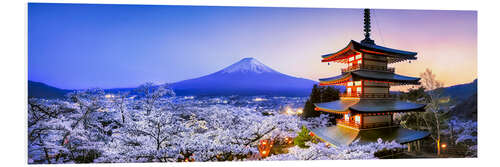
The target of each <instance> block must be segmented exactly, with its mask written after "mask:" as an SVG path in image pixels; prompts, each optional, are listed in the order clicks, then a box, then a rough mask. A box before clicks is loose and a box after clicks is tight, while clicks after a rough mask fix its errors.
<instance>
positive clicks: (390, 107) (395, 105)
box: [314, 98, 426, 113]
mask: <svg viewBox="0 0 500 167" xmlns="http://www.w3.org/2000/svg"><path fill="white" fill-rule="evenodd" d="M314 105H315V106H316V107H317V108H318V109H319V110H321V111H325V112H332V113H347V112H349V110H350V111H351V112H357V113H382V112H409V111H423V109H424V108H425V106H426V105H425V104H418V103H412V102H405V101H400V100H396V99H363V98H361V99H340V100H336V101H332V102H325V103H315V104H314Z"/></svg>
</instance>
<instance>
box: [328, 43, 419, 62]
mask: <svg viewBox="0 0 500 167" xmlns="http://www.w3.org/2000/svg"><path fill="white" fill-rule="evenodd" d="M357 54H371V55H376V56H383V57H387V63H389V64H390V63H397V62H401V61H406V60H416V59H417V58H416V55H417V52H409V51H403V50H397V49H391V48H387V47H383V46H379V45H375V44H369V43H359V42H356V41H354V40H351V42H349V44H348V45H347V46H346V47H345V48H344V49H342V50H340V51H338V52H335V53H330V54H326V55H323V56H321V57H322V58H323V60H321V61H322V62H338V63H348V62H349V61H348V58H349V57H351V56H353V55H357Z"/></svg>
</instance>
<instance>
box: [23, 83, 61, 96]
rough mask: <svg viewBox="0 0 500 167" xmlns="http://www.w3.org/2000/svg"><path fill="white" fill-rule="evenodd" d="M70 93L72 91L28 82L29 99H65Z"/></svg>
mask: <svg viewBox="0 0 500 167" xmlns="http://www.w3.org/2000/svg"><path fill="white" fill-rule="evenodd" d="M68 92H70V90H64V89H59V88H56V87H53V86H49V85H47V84H44V83H41V82H33V81H28V98H30V97H34V98H46V99H55V98H59V99H60V98H64V95H65V94H66V93H68Z"/></svg>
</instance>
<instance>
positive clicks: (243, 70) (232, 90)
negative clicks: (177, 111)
mask: <svg viewBox="0 0 500 167" xmlns="http://www.w3.org/2000/svg"><path fill="white" fill-rule="evenodd" d="M314 84H316V82H315V81H312V80H308V79H304V78H297V77H292V76H289V75H286V74H282V73H279V72H277V71H275V70H273V69H271V68H269V67H268V66H266V65H264V64H262V63H261V62H259V61H258V60H257V59H254V58H244V59H242V60H240V61H239V62H237V63H234V64H232V65H230V66H228V67H226V68H224V69H222V70H220V71H218V72H215V73H212V74H209V75H206V76H202V77H199V78H194V79H189V80H184V81H180V82H177V83H173V84H172V85H171V86H172V88H173V89H174V91H175V92H176V93H177V94H179V95H273V96H307V95H309V93H310V91H311V88H312V86H313V85H314Z"/></svg>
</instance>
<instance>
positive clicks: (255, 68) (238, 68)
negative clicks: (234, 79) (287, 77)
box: [219, 57, 278, 73]
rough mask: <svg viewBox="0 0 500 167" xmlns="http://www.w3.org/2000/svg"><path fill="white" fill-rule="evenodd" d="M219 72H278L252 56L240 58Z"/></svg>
mask: <svg viewBox="0 0 500 167" xmlns="http://www.w3.org/2000/svg"><path fill="white" fill-rule="evenodd" d="M219 72H220V73H234V72H242V73H248V72H251V73H266V72H270V73H278V72H277V71H274V70H273V69H271V68H269V67H267V66H266V65H264V64H262V63H261V62H260V61H259V60H257V59H255V58H253V57H247V58H244V59H241V60H240V61H238V62H236V63H234V64H232V65H230V66H228V67H226V68H224V69H222V70H221V71H219Z"/></svg>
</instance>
